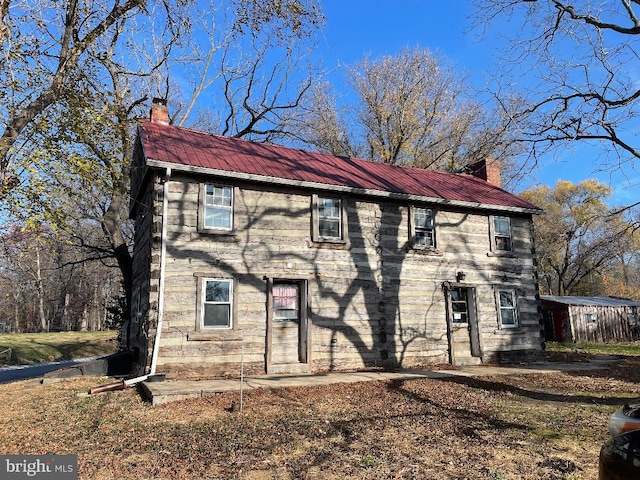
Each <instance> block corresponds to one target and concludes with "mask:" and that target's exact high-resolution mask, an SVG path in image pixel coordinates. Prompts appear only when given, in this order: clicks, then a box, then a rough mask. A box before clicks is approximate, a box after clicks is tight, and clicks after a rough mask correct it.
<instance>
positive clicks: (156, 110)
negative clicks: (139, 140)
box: [150, 97, 169, 125]
mask: <svg viewBox="0 0 640 480" xmlns="http://www.w3.org/2000/svg"><path fill="white" fill-rule="evenodd" d="M150 119H151V121H152V122H153V123H161V124H162V125H169V109H168V108H167V100H166V99H164V98H157V97H156V98H154V99H153V102H151V114H150Z"/></svg>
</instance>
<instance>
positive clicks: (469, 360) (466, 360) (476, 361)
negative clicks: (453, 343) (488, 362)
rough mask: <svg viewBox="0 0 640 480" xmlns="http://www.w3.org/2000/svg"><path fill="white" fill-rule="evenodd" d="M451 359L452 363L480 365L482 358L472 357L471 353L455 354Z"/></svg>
mask: <svg viewBox="0 0 640 480" xmlns="http://www.w3.org/2000/svg"><path fill="white" fill-rule="evenodd" d="M453 360H454V362H453V364H454V365H459V366H467V365H482V359H481V358H480V357H472V356H471V355H461V356H456V357H455V358H454V359H453Z"/></svg>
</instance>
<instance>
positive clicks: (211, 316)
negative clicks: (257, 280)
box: [200, 278, 233, 329]
mask: <svg viewBox="0 0 640 480" xmlns="http://www.w3.org/2000/svg"><path fill="white" fill-rule="evenodd" d="M202 282H203V283H202V289H203V291H202V295H201V298H202V305H201V308H202V312H201V316H200V318H201V324H202V328H203V329H208V328H231V327H232V326H233V325H232V312H233V280H229V279H218V278H203V279H202Z"/></svg>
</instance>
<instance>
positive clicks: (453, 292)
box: [445, 285, 482, 364]
mask: <svg viewBox="0 0 640 480" xmlns="http://www.w3.org/2000/svg"><path fill="white" fill-rule="evenodd" d="M445 291H446V296H447V325H448V329H449V356H450V360H451V363H453V364H464V363H476V361H477V360H476V361H474V360H473V359H474V358H475V359H479V358H481V357H482V348H481V344H480V332H479V327H478V319H477V316H476V302H475V289H474V288H471V287H466V286H463V285H450V286H448V288H446V290H445Z"/></svg>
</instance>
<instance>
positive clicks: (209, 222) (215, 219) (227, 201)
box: [201, 183, 233, 230]
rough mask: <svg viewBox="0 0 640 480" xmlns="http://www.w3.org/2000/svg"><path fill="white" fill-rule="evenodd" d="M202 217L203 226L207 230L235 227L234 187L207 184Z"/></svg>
mask: <svg viewBox="0 0 640 480" xmlns="http://www.w3.org/2000/svg"><path fill="white" fill-rule="evenodd" d="M202 218H203V222H202V226H201V227H202V228H203V229H205V230H231V229H232V228H233V187H231V186H229V185H214V184H211V183H207V184H205V186H204V198H203V210H202Z"/></svg>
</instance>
